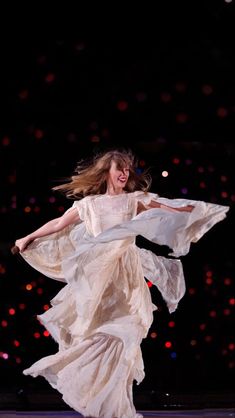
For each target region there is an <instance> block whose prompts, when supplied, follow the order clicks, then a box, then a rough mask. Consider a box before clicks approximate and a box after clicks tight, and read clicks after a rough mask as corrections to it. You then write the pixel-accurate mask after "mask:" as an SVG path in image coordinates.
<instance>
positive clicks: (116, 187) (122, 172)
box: [107, 161, 129, 193]
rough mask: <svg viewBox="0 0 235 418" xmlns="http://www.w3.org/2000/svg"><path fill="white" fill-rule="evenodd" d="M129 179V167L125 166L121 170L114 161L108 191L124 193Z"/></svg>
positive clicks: (110, 170)
mask: <svg viewBox="0 0 235 418" xmlns="http://www.w3.org/2000/svg"><path fill="white" fill-rule="evenodd" d="M128 178H129V167H128V166H126V167H125V166H124V167H123V168H121V167H119V166H118V164H117V163H116V161H112V162H111V166H110V169H109V174H108V178H107V191H113V192H117V193H120V192H122V191H123V189H124V187H125V186H126V183H127V181H128Z"/></svg>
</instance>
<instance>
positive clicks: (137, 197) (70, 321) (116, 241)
mask: <svg viewBox="0 0 235 418" xmlns="http://www.w3.org/2000/svg"><path fill="white" fill-rule="evenodd" d="M151 200H155V201H158V202H161V203H165V204H166V205H168V206H171V207H181V206H185V205H187V204H192V205H194V206H195V208H194V210H193V211H192V212H191V213H189V212H170V211H169V210H166V209H165V210H163V209H158V208H157V209H150V210H147V211H145V212H142V213H140V214H139V215H136V213H137V205H138V202H142V203H143V204H148V203H149V202H150V201H151ZM74 206H75V207H76V208H77V210H78V212H79V215H80V219H81V222H80V223H78V224H76V225H75V224H74V225H70V226H69V227H66V228H64V229H63V231H61V232H59V233H56V234H52V235H49V236H46V237H43V238H40V239H36V240H35V241H34V242H33V243H32V244H31V245H30V246H29V247H28V249H27V250H25V251H24V252H23V253H22V256H23V257H24V259H25V260H26V261H27V262H28V263H29V264H30V265H31V266H32V267H34V268H35V269H37V270H39V271H40V272H42V273H43V274H45V275H46V276H48V277H50V278H53V279H56V280H61V281H64V282H65V283H66V284H65V286H64V287H63V288H62V290H60V292H59V293H58V294H57V295H56V296H55V297H54V298H53V299H52V300H51V305H52V307H51V308H50V309H49V310H48V311H46V312H45V313H43V314H41V315H38V319H39V320H40V321H41V323H42V324H43V325H44V326H45V327H46V329H47V330H48V331H49V332H50V333H51V335H52V337H53V338H54V339H55V341H57V342H58V352H57V353H55V354H53V355H50V356H47V357H44V358H42V359H40V360H39V361H37V362H36V363H34V364H33V365H32V366H31V367H30V368H28V369H26V370H24V371H23V373H24V374H25V375H31V376H33V377H36V376H38V375H40V376H43V377H45V378H46V379H47V380H48V382H49V383H50V385H51V386H52V387H53V388H55V389H57V390H58V391H59V392H61V393H62V395H63V399H64V401H65V402H66V403H67V404H68V405H69V406H70V407H72V408H73V409H75V410H76V411H79V412H80V413H81V414H83V415H84V416H93V417H100V418H101V417H102V418H135V417H138V416H140V415H139V414H137V413H136V410H135V407H134V405H133V398H132V385H133V380H136V381H137V383H140V382H141V381H142V379H143V378H144V366H143V360H142V354H141V349H140V343H141V341H142V339H143V338H145V337H146V336H147V333H148V330H149V327H150V325H151V323H152V321H153V311H154V310H155V309H157V307H156V306H154V305H153V304H152V301H151V295H150V291H149V288H148V286H147V283H146V281H145V279H144V277H146V278H148V279H149V280H151V281H152V282H153V283H154V284H155V285H156V286H157V287H158V289H159V290H160V292H161V293H162V296H163V298H164V300H165V301H166V304H167V306H168V309H169V312H173V311H174V310H175V309H176V308H177V305H178V302H179V300H180V299H181V298H182V296H183V295H184V293H185V281H184V275H183V269H182V264H181V261H180V260H178V259H175V258H164V257H160V256H157V255H155V254H153V253H152V252H151V251H149V250H145V249H140V248H138V247H137V246H136V244H135V237H136V236H137V235H142V236H143V237H145V238H147V239H149V240H151V241H152V242H155V243H158V244H160V245H168V246H169V247H170V248H171V249H172V250H173V253H171V255H173V256H174V257H178V256H181V255H185V254H187V253H188V251H189V249H190V243H191V242H196V241H198V239H199V238H200V237H201V236H202V235H203V234H204V233H205V232H206V231H208V230H209V229H210V228H211V227H212V226H213V225H214V224H216V223H217V222H219V221H221V220H222V219H223V218H224V217H225V216H226V212H227V211H228V209H229V208H228V207H227V206H221V205H216V204H211V203H205V202H201V201H193V200H186V199H171V200H170V199H166V198H160V197H159V196H158V195H156V194H153V193H147V194H145V193H143V192H141V191H137V192H133V193H125V194H121V195H116V196H109V195H97V196H87V197H85V198H83V199H82V200H79V201H76V202H74V204H73V206H72V207H74ZM69 210H70V209H69Z"/></svg>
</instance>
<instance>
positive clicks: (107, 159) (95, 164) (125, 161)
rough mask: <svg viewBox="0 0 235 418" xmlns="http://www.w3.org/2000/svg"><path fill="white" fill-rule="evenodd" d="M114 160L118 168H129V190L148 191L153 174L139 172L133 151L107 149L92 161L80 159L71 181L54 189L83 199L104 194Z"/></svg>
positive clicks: (127, 187)
mask: <svg viewBox="0 0 235 418" xmlns="http://www.w3.org/2000/svg"><path fill="white" fill-rule="evenodd" d="M112 161H115V162H116V165H117V168H118V169H123V168H125V167H128V168H129V178H128V181H127V184H126V186H125V188H124V190H125V191H127V192H133V191H136V190H142V191H144V192H147V191H148V190H149V188H150V185H151V181H152V180H151V176H150V175H149V174H148V173H147V171H145V172H144V173H139V174H138V173H137V172H136V168H137V161H136V160H135V157H134V155H133V154H132V152H131V151H126V150H124V151H118V150H114V151H107V152H105V153H102V154H98V155H96V156H95V157H94V158H93V159H92V160H91V161H85V162H84V161H80V162H79V163H78V165H77V167H76V169H75V173H76V174H75V175H73V176H71V177H69V178H68V179H67V180H70V181H69V182H67V183H65V184H61V185H59V186H55V187H53V188H52V190H60V191H62V192H64V193H65V194H66V196H67V197H69V198H76V199H81V198H82V197H84V196H88V195H97V194H104V193H105V192H106V188H107V182H106V181H107V176H108V173H109V169H110V167H111V163H112Z"/></svg>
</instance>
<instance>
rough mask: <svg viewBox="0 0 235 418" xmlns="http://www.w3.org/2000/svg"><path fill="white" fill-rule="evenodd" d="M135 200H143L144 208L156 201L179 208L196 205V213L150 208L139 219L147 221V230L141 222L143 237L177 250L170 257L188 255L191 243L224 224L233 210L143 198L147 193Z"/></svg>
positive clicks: (217, 206) (158, 198)
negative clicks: (218, 224) (219, 223)
mask: <svg viewBox="0 0 235 418" xmlns="http://www.w3.org/2000/svg"><path fill="white" fill-rule="evenodd" d="M141 193H142V194H141ZM135 198H136V201H137V204H138V201H141V202H142V203H143V204H144V205H148V204H149V203H150V202H151V201H156V202H158V203H162V204H163V205H166V206H169V207H171V208H175V209H177V208H182V207H184V206H187V205H192V206H194V208H193V210H192V212H186V211H177V210H176V211H174V212H172V211H169V209H167V208H164V207H163V208H156V209H155V208H154V209H149V210H147V211H145V212H144V213H142V214H140V215H137V217H136V218H135V219H136V220H137V219H138V220H140V219H141V220H142V219H143V220H145V227H143V228H142V225H141V222H138V224H139V225H138V227H139V226H140V227H141V228H140V229H141V231H140V233H141V235H143V236H144V237H146V238H147V239H149V240H151V241H153V242H155V243H157V244H160V245H167V246H168V247H170V248H171V249H172V250H173V252H172V253H171V254H170V255H173V256H174V257H180V256H182V255H186V254H187V253H188V252H189V249H190V244H191V243H192V242H197V241H198V240H199V239H200V238H201V237H202V236H203V235H204V234H205V233H206V232H207V231H209V230H210V229H211V228H212V227H213V226H214V225H215V224H216V223H218V222H220V221H222V220H223V219H224V218H225V217H226V213H227V212H228V210H229V206H223V205H218V204H214V203H208V202H204V201H196V200H189V199H168V198H164V197H159V196H158V195H157V194H154V193H148V194H147V195H145V196H143V192H135Z"/></svg>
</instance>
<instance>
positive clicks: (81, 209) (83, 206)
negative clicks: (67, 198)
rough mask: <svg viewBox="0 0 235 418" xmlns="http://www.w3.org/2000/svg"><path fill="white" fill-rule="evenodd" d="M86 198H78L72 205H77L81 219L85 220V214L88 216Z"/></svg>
mask: <svg viewBox="0 0 235 418" xmlns="http://www.w3.org/2000/svg"><path fill="white" fill-rule="evenodd" d="M86 200H87V199H86V198H85V197H84V198H83V199H81V200H76V201H75V202H74V204H73V206H72V207H76V209H77V211H78V214H79V218H80V219H81V221H84V219H85V216H86Z"/></svg>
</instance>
